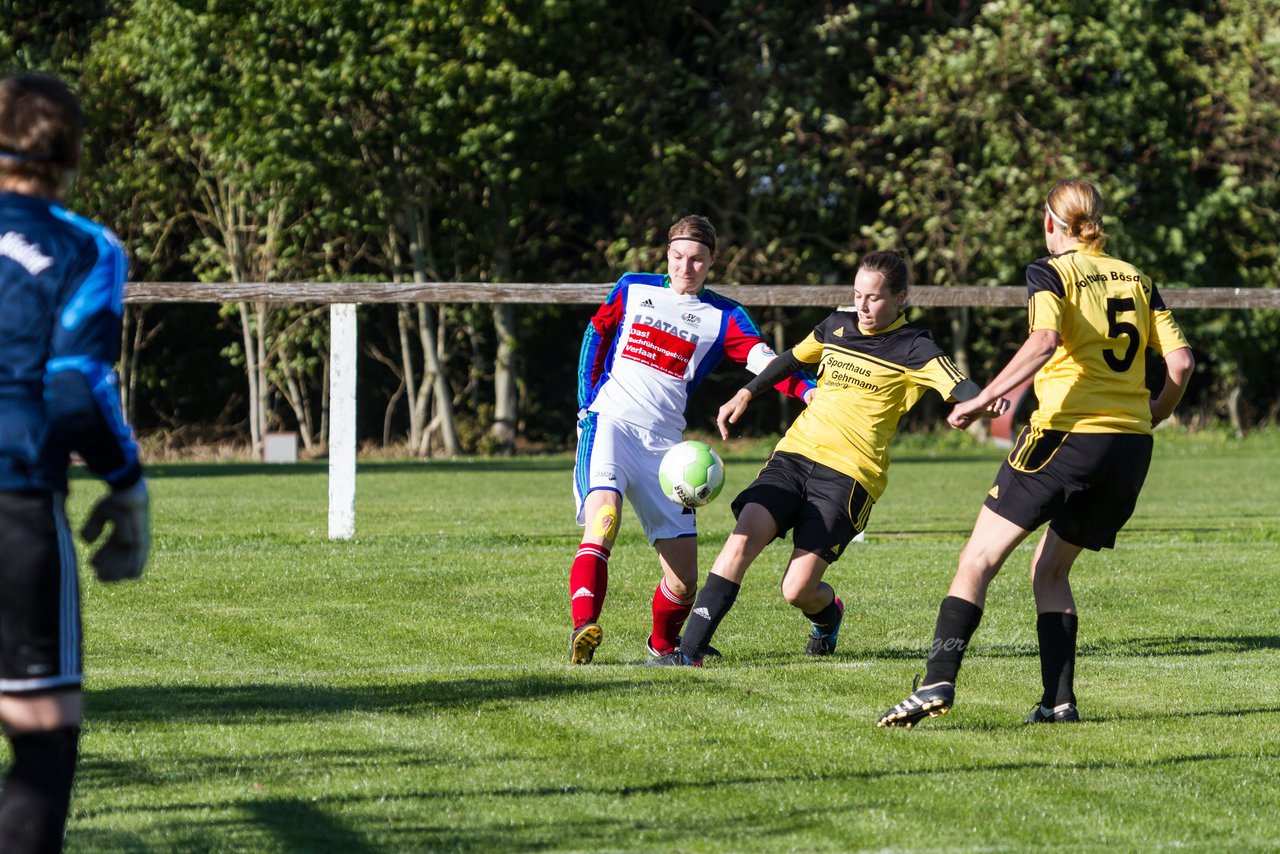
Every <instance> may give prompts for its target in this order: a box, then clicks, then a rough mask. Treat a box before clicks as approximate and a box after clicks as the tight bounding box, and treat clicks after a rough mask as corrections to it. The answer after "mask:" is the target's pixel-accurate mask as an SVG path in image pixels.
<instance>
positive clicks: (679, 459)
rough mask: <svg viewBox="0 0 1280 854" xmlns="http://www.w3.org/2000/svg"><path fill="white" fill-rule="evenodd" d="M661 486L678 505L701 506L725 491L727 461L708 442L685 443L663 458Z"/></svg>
mask: <svg viewBox="0 0 1280 854" xmlns="http://www.w3.org/2000/svg"><path fill="white" fill-rule="evenodd" d="M658 483H659V484H661V485H662V492H663V494H664V495H666V496H667V497H668V498H670V499H671V500H672V501H674V502H675V503H677V504H683V505H684V506H685V507H701V506H703V505H704V504H709V503H710V502H711V500H712V499H713V498H715V497H716V496H717V495H719V494H720V490H721V489H723V488H724V461H723V460H721V459H720V455H719V454H717V453H716V452H715V451H714V450H712V448H711V446H710V445H708V444H707V443H705V442H681V443H680V444H678V445H674V446H672V447H671V449H670V450H668V451H667V453H666V454H665V455H664V456H663V458H662V463H661V464H660V465H659V466H658Z"/></svg>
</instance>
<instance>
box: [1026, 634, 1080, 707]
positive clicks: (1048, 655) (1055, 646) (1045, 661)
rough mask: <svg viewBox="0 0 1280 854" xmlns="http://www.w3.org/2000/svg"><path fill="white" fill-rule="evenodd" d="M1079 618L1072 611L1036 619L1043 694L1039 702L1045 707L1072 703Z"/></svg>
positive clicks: (1074, 699) (1074, 692)
mask: <svg viewBox="0 0 1280 854" xmlns="http://www.w3.org/2000/svg"><path fill="white" fill-rule="evenodd" d="M1079 627H1080V618H1079V617H1077V616H1076V615H1075V614H1063V613H1055V614H1041V615H1040V616H1039V617H1037V618H1036V635H1037V636H1038V637H1039V638H1040V681H1041V683H1043V685H1044V694H1042V695H1041V697H1040V705H1042V706H1044V707H1045V708H1047V709H1052V708H1053V707H1054V706H1060V705H1062V704H1063V703H1075V701H1076V691H1075V679H1076V632H1077V631H1078V630H1079Z"/></svg>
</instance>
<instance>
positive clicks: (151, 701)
mask: <svg viewBox="0 0 1280 854" xmlns="http://www.w3.org/2000/svg"><path fill="white" fill-rule="evenodd" d="M638 687H643V686H642V683H638V682H629V681H611V682H589V681H585V680H582V679H575V678H571V677H569V676H565V677H555V676H546V675H528V676H519V677H515V678H509V677H508V678H490V679H472V678H468V679H457V680H452V681H444V680H433V681H428V682H414V683H410V684H393V685H353V686H350V687H332V686H323V685H298V684H287V683H282V684H251V685H166V686H145V685H131V686H127V687H121V688H107V689H99V690H88V691H86V692H85V709H86V712H85V713H86V716H87V717H89V718H91V719H93V720H95V721H99V722H102V723H107V724H133V723H169V722H192V723H237V722H253V723H269V722H271V721H289V720H305V719H313V718H319V717H324V716H327V715H332V714H335V713H342V712H381V713H385V712H393V713H403V714H420V713H423V712H430V711H433V710H448V709H453V708H458V707H463V706H469V707H479V706H481V705H493V704H499V705H501V704H505V703H514V702H528V701H531V700H543V699H554V698H557V697H560V696H562V695H566V694H572V695H574V696H575V697H586V696H587V695H589V694H592V693H594V692H600V691H608V692H618V691H628V690H632V689H635V688H638Z"/></svg>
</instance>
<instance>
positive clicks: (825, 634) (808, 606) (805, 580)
mask: <svg viewBox="0 0 1280 854" xmlns="http://www.w3.org/2000/svg"><path fill="white" fill-rule="evenodd" d="M829 565H830V564H828V563H827V561H825V560H823V559H822V558H821V557H819V556H818V555H816V554H814V553H813V552H806V551H801V550H799V549H796V550H795V551H793V552H792V553H791V562H790V563H788V564H787V571H786V573H785V574H784V575H783V576H782V598H784V599H786V600H787V602H788V603H790V604H791V605H794V606H795V607H797V608H799V609H800V610H801V611H802V612H804V615H805V617H807V618H808V619H809V624H810V630H809V637H808V640H807V641H806V642H805V649H804V652H805V655H814V656H823V655H830V654H831V653H833V652H835V651H836V642H837V640H838V639H839V637H840V624H841V623H842V622H843V621H844V603H843V602H841V601H840V599H839V598H838V597H837V596H836V591H835V589H834V588H833V587H832V586H831V585H830V584H828V583H827V582H825V581H823V580H822V576H823V574H824V573H825V572H826V571H827V567H828V566H829Z"/></svg>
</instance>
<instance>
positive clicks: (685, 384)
mask: <svg viewBox="0 0 1280 854" xmlns="http://www.w3.org/2000/svg"><path fill="white" fill-rule="evenodd" d="M726 356H727V357H728V358H730V359H732V360H733V361H735V362H738V363H740V364H744V365H746V366H747V367H748V368H749V369H751V370H752V371H754V372H755V373H759V372H760V370H762V369H763V368H764V366H765V365H767V364H768V363H769V362H770V361H771V360H772V359H773V358H774V353H773V351H772V350H771V349H769V346H768V345H767V344H765V342H764V339H763V337H762V336H761V334H760V328H759V327H758V326H756V324H755V321H754V320H752V319H751V316H750V315H749V314H747V311H746V309H745V308H743V307H742V306H741V305H740V304H739V303H737V302H734V301H733V300H731V299H728V298H727V297H723V296H721V295H720V294H717V293H715V292H714V291H711V290H708V289H706V288H703V289H702V290H701V291H700V292H698V293H697V294H689V295H684V294H679V293H676V292H675V291H673V290H672V289H671V287H670V285H669V283H668V279H667V277H666V276H661V275H657V274H654V273H627V274H626V275H624V276H623V277H622V278H621V279H619V280H618V283H617V284H616V285H615V286H614V288H613V290H612V291H611V292H610V293H609V297H608V299H606V300H605V301H604V303H603V304H602V305H601V306H600V309H599V310H598V311H597V312H596V313H595V316H594V317H592V318H591V323H590V324H589V325H588V326H587V331H586V334H585V335H584V336H583V339H582V352H581V356H580V358H579V360H578V406H579V407H580V408H582V409H586V410H588V411H590V412H598V413H600V414H602V415H608V416H611V417H613V418H617V419H620V420H622V421H626V422H627V423H629V424H634V425H635V426H637V427H642V428H645V429H647V430H651V431H653V432H654V433H655V434H657V435H660V436H665V437H667V438H670V439H672V440H675V441H678V440H679V439H680V436H681V435H682V434H683V433H684V427H685V408H686V406H687V405H688V401H689V394H690V392H692V391H693V390H694V389H695V388H697V387H698V385H699V383H701V382H702V381H703V380H704V379H705V378H706V376H707V374H709V373H711V371H712V370H714V369H715V367H716V365H718V364H719V363H720V360H721V359H722V358H724V357H726ZM811 387H812V383H811V382H806V380H804V379H802V378H800V377H790V378H788V379H787V380H785V381H784V382H783V383H780V384H779V385H778V388H779V390H781V391H784V392H785V393H787V394H790V395H791V396H793V397H797V398H799V397H802V395H803V394H804V392H805V391H806V390H807V389H808V388H811Z"/></svg>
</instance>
